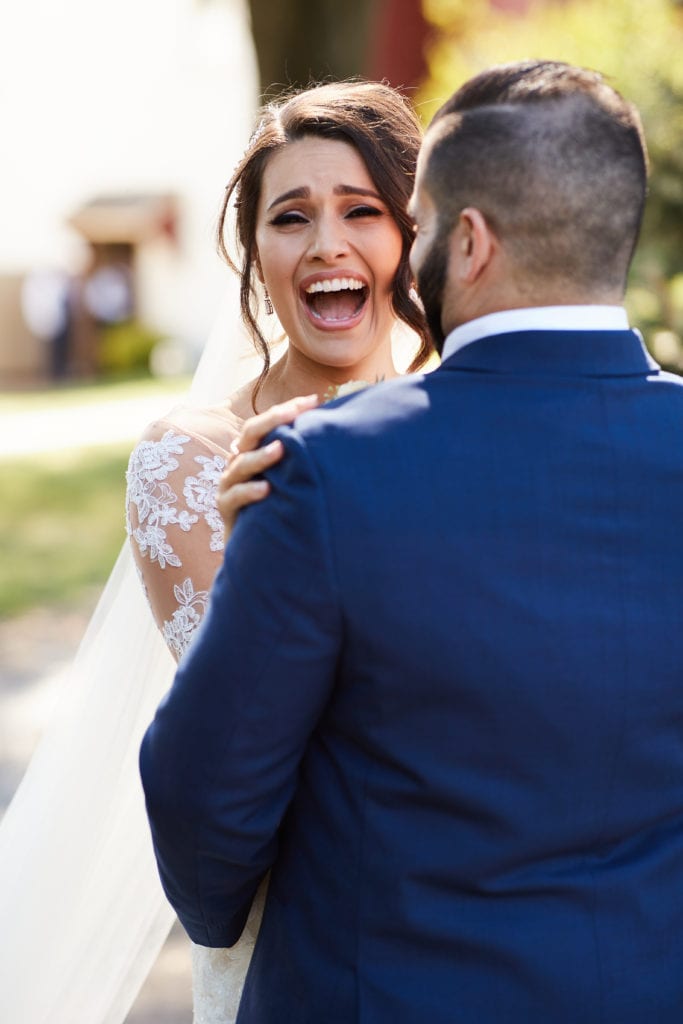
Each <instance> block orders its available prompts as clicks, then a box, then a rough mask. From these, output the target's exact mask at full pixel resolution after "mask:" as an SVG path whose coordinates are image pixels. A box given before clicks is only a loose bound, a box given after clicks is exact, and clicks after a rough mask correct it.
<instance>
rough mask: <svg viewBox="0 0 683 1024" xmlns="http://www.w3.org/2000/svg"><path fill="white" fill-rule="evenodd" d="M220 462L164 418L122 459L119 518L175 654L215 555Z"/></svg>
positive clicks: (188, 635) (201, 605) (182, 646)
mask: <svg viewBox="0 0 683 1024" xmlns="http://www.w3.org/2000/svg"><path fill="white" fill-rule="evenodd" d="M230 440H231V437H230V436H228V437H227V439H226V447H227V445H228V444H229V443H230ZM225 465H226V457H225V453H221V452H220V450H219V449H216V450H214V449H213V448H211V447H210V446H209V445H208V444H207V443H206V442H204V441H203V440H202V439H201V438H198V437H196V436H194V435H193V434H192V432H191V431H188V430H183V429H182V424H181V425H180V426H178V425H176V424H175V423H171V422H169V421H160V422H157V423H155V424H152V426H151V427H150V428H149V429H148V430H147V432H146V434H145V435H144V436H143V439H142V440H141V441H140V443H139V444H138V445H137V447H136V448H135V449H134V451H133V453H132V455H131V458H130V463H129V466H128V472H127V474H126V479H127V484H128V489H127V496H126V525H127V530H128V535H129V537H130V542H131V547H132V550H133V557H134V559H135V563H136V566H137V568H138V573H139V576H140V580H141V583H142V586H143V588H144V591H145V594H146V597H147V600H148V602H149V605H150V608H151V610H152V613H153V615H154V618H155V620H156V623H157V626H158V627H159V629H160V631H161V633H162V635H163V637H164V640H165V641H166V644H167V645H168V647H169V649H170V651H171V653H172V654H173V656H174V658H176V660H178V659H179V658H180V657H181V655H182V654H183V653H184V652H185V650H186V649H187V647H188V645H189V643H190V641H191V639H192V637H193V636H194V633H195V632H196V629H197V627H198V625H199V623H200V621H201V619H202V618H203V616H204V613H205V611H206V607H207V602H208V597H209V591H210V589H211V584H212V583H213V580H214V577H215V575H216V573H217V571H218V568H219V566H220V564H221V561H222V556H223V548H224V543H223V529H222V523H221V519H220V516H219V514H218V511H217V509H216V488H217V486H218V480H219V479H220V476H221V474H222V472H223V470H224V469H225Z"/></svg>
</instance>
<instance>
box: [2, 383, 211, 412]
mask: <svg viewBox="0 0 683 1024" xmlns="http://www.w3.org/2000/svg"><path fill="white" fill-rule="evenodd" d="M191 379H192V378H191V377H168V378H152V377H149V376H144V377H142V376H141V377H139V378H135V379H129V380H125V381H112V380H101V381H86V382H84V383H82V384H71V385H68V386H65V387H59V388H54V387H51V388H49V389H47V388H43V389H36V390H35V391H15V392H7V391H6V392H2V393H0V413H16V412H30V411H31V409H39V410H41V411H42V410H45V409H60V408H72V407H74V406H87V405H101V404H103V403H105V402H109V401H120V400H125V399H128V398H143V397H147V396H149V395H155V394H159V395H164V394H169V395H178V394H182V393H183V392H184V391H185V390H186V389H187V388H189V386H190V382H191Z"/></svg>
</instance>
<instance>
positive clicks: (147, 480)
mask: <svg viewBox="0 0 683 1024" xmlns="http://www.w3.org/2000/svg"><path fill="white" fill-rule="evenodd" d="M189 440H190V438H189V437H186V436H185V435H182V434H180V435H179V434H175V433H174V432H173V431H172V430H167V431H166V433H165V434H164V436H163V437H162V438H161V440H160V441H141V442H140V444H139V445H138V446H137V448H135V450H134V451H133V453H132V455H131V457H130V462H129V464H128V472H127V473H126V482H127V484H128V507H129V508H130V506H131V505H135V507H136V509H137V516H138V524H139V525H138V527H137V529H135V530H133V529H132V524H131V521H130V515H129V514H127V515H126V529H127V531H128V535H129V536H132V537H133V539H134V540H135V542H136V544H137V545H138V548H139V549H140V554H141V555H143V556H144V555H146V554H147V553H148V552H149V557H150V559H151V561H152V562H155V561H158V563H159V567H160V568H161V569H164V568H165V567H166V565H167V564H168V565H173V566H179V565H181V564H182V563H181V561H180V559H179V558H178V556H177V555H176V554H175V552H174V551H173V548H172V547H171V545H170V544H169V543H168V541H167V539H166V529H165V528H166V527H167V526H174V525H175V526H179V527H180V529H181V530H184V531H185V532H187V531H188V530H189V529H190V528H191V527H192V525H193V524H194V523H196V522H198V519H199V517H198V516H196V515H191V514H190V512H188V511H187V510H186V509H183V510H182V511H180V512H179V511H178V509H177V507H176V505H175V502H177V500H178V496H177V495H176V493H175V491H173V489H172V488H171V487H170V486H169V485H168V484H167V483H165V482H164V481H165V480H166V477H167V476H168V475H169V473H172V472H173V471H174V470H176V469H177V468H178V466H179V465H180V464H179V462H178V460H177V459H176V458H175V456H176V455H182V454H183V445H184V444H187V442H188V441H189Z"/></svg>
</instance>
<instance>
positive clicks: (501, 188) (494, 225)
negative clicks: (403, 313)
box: [410, 61, 647, 348]
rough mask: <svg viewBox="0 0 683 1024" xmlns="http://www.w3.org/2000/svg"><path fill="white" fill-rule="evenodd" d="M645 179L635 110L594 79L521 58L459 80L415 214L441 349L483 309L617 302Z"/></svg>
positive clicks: (419, 183) (429, 138)
mask: <svg viewBox="0 0 683 1024" xmlns="http://www.w3.org/2000/svg"><path fill="white" fill-rule="evenodd" d="M646 179H647V155H646V150H645V143H644V140H643V133H642V126H641V123H640V118H639V116H638V113H637V111H636V110H635V108H634V107H633V106H632V105H631V104H629V103H627V102H626V101H625V100H624V99H623V98H622V97H621V96H620V95H619V94H618V93H617V92H615V90H614V89H612V88H611V87H610V86H609V85H607V84H606V82H605V81H604V80H603V78H602V77H601V75H599V74H598V73H597V72H593V71H586V70H583V69H581V68H574V67H570V66H569V65H566V64H562V63H559V62H555V61H525V62H523V63H518V64H508V65H502V66H500V67H496V68H492V69H491V70H489V71H485V72H483V73H482V74H480V75H478V76H477V77H476V78H473V79H471V80H470V81H469V82H467V83H465V85H463V86H462V87H461V88H460V89H459V90H458V91H457V92H456V93H455V94H454V95H453V96H452V97H451V98H450V99H449V100H448V101H447V102H446V103H445V104H444V106H443V107H441V109H440V110H439V111H438V113H437V114H436V116H435V118H434V120H433V121H432V123H431V125H430V126H429V129H428V131H427V134H426V136H425V141H424V144H423V147H422V151H421V153H420V159H419V162H418V171H417V177H416V183H415V190H414V192H413V197H412V199H411V206H410V208H411V212H412V215H413V218H414V220H415V222H416V227H417V236H416V240H415V243H414V246H413V252H412V255H411V263H412V266H413V270H414V273H415V275H416V278H417V282H418V288H419V291H420V294H421V296H422V301H423V303H424V305H425V311H426V313H427V317H428V320H429V324H430V327H431V330H432V333H433V334H434V336H435V341H436V343H437V347H439V348H440V347H441V346H442V345H443V339H444V336H445V334H447V333H448V332H449V331H450V330H451V329H452V328H453V327H456V326H457V325H458V324H459V323H463V322H465V321H467V320H471V319H473V318H474V317H476V316H481V315H483V314H484V313H488V312H494V311H496V310H500V309H508V308H514V307H520V306H533V305H556V304H564V303H570V304H573V303H584V302H585V303H596V302H619V301H621V299H622V297H623V292H624V288H625V283H626V275H627V272H628V267H629V264H630V262H631V257H632V255H633V250H634V247H635V244H636V240H637V237H638V232H639V230H640V223H641V218H642V212H643V206H644V202H645V191H646Z"/></svg>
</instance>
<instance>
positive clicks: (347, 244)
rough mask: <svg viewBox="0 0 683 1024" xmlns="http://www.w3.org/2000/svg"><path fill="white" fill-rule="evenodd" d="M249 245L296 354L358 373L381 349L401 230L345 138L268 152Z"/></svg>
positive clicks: (385, 343) (386, 338) (386, 341)
mask: <svg viewBox="0 0 683 1024" xmlns="http://www.w3.org/2000/svg"><path fill="white" fill-rule="evenodd" d="M256 246H257V259H258V266H259V269H260V275H259V276H260V277H261V278H262V280H263V282H264V284H265V286H266V288H267V289H268V292H269V294H270V298H271V300H272V302H273V305H274V306H275V310H276V312H277V314H278V317H279V319H280V322H281V324H282V326H283V328H284V330H285V332H286V334H287V336H288V338H289V341H290V345H291V346H293V347H294V348H295V349H297V350H298V352H299V353H300V354H301V355H302V356H304V357H305V358H307V359H309V360H311V361H312V362H315V363H317V364H320V365H323V366H330V367H335V368H345V369H348V370H349V372H350V373H352V375H353V376H356V377H360V378H361V379H362V377H363V373H364V372H371V369H372V366H373V365H376V363H377V356H378V354H380V352H379V351H378V350H381V351H382V352H383V353H385V354H387V355H388V353H390V349H391V339H390V334H391V328H392V326H393V323H394V320H395V316H394V313H393V311H392V308H391V298H392V284H393V281H394V276H395V274H396V270H397V268H398V265H399V261H400V258H401V234H400V231H399V228H398V225H397V224H396V222H395V220H394V219H393V217H392V216H391V214H390V213H389V209H388V207H387V206H386V204H385V203H384V201H383V200H382V197H381V196H380V195H379V193H378V191H377V187H376V186H375V184H374V182H373V181H372V179H371V177H370V175H369V173H368V170H367V168H366V166H365V164H364V162H363V160H362V158H361V157H360V155H359V154H358V151H357V150H356V149H355V148H354V147H353V146H352V145H350V144H349V143H347V142H343V141H340V140H336V139H321V138H317V137H314V136H310V137H308V138H303V139H300V140H298V141H297V142H293V143H290V144H289V145H288V146H285V147H284V148H283V149H280V150H278V152H277V153H275V154H274V155H273V156H272V157H271V158H270V160H269V161H268V163H267V165H266V167H265V170H264V173H263V180H262V184H261V196H260V201H259V209H258V219H257V227H256ZM364 368H365V369H364ZM366 379H369V378H366Z"/></svg>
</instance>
